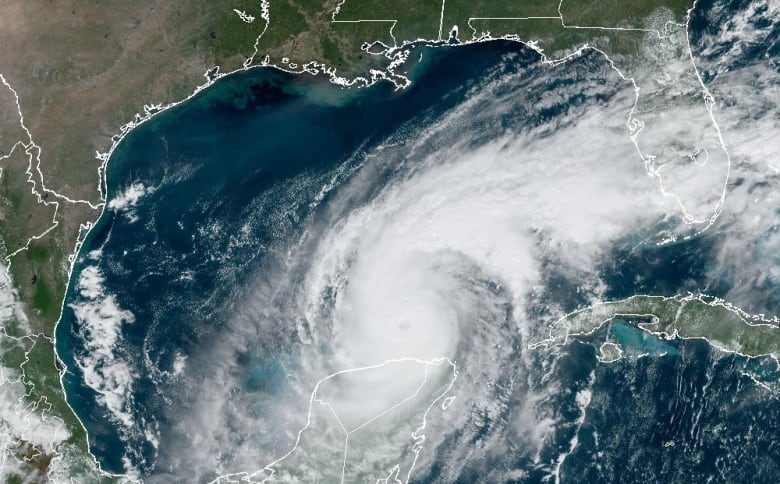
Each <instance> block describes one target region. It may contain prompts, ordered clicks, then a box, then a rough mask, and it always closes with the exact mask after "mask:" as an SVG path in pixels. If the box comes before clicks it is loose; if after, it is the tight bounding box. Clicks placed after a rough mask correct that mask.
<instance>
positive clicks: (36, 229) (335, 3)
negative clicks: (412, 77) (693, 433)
mask: <svg viewBox="0 0 780 484" xmlns="http://www.w3.org/2000/svg"><path fill="white" fill-rule="evenodd" d="M691 5H692V0H633V1H620V0H569V1H566V0H564V2H563V4H561V5H560V6H559V1H558V0H528V1H523V2H517V1H510V0H499V1H486V0H446V1H439V0H436V1H434V0H399V1H386V0H384V1H378V0H269V1H268V2H263V1H260V0H225V1H219V2H214V1H211V0H190V1H188V2H166V1H162V0H135V1H131V2H128V1H126V0H58V1H54V2H36V1H28V0H0V7H1V8H2V12H3V15H2V20H1V21H0V25H1V26H2V28H0V45H2V46H3V48H2V49H0V75H2V76H3V78H4V79H5V81H6V82H7V86H6V85H0V167H2V170H3V171H2V177H1V178H0V254H2V256H3V257H4V258H5V259H6V260H5V262H6V264H5V265H7V266H8V267H9V275H10V276H11V279H12V282H13V289H14V291H15V293H16V295H17V297H18V299H19V301H20V303H21V304H22V306H23V308H24V314H25V316H26V317H25V318H23V319H24V321H21V320H17V319H13V320H9V321H3V323H2V324H3V331H4V334H5V335H6V339H8V340H9V341H14V342H15V343H14V345H16V346H14V345H11V346H10V347H7V348H3V350H2V351H3V353H2V355H0V361H2V365H3V366H6V367H8V368H13V369H15V370H18V371H21V373H22V374H23V383H24V386H25V389H26V394H25V395H24V399H26V400H27V401H28V402H29V403H31V404H32V405H34V406H35V408H36V409H37V411H38V412H39V413H40V415H41V416H42V417H44V418H49V419H50V418H56V419H60V420H61V421H62V422H63V424H62V426H63V428H64V429H66V430H67V432H68V435H69V437H68V439H67V440H65V441H64V443H63V444H62V445H61V447H60V448H59V449H58V450H57V451H56V452H57V453H58V454H64V455H66V456H68V458H69V459H72V465H70V470H71V471H72V472H73V473H86V474H81V475H82V478H78V477H76V478H77V480H82V481H89V482H96V481H97V480H98V477H97V474H95V469H94V468H93V466H92V464H91V461H90V460H89V459H88V458H87V457H88V453H87V441H86V437H85V435H84V432H83V430H82V428H81V425H80V423H79V422H78V420H77V419H76V417H75V416H74V415H73V414H72V412H71V411H70V409H69V408H68V406H67V404H66V403H65V400H64V395H63V394H62V391H61V388H60V386H59V380H58V377H59V373H58V370H57V367H56V365H55V355H54V350H53V346H52V343H51V339H52V337H53V330H54V326H55V324H56V322H57V320H58V319H59V316H60V308H61V304H62V300H63V298H64V294H65V290H66V285H67V283H68V277H69V271H70V266H71V260H70V259H69V258H70V257H71V256H72V255H73V253H74V251H75V249H76V247H77V244H78V242H79V240H80V239H81V238H83V235H84V233H85V230H84V229H85V228H86V227H88V225H89V224H91V223H93V222H94V221H95V220H96V219H97V217H98V216H99V214H100V212H101V210H102V207H103V205H104V203H105V200H104V191H105V188H104V187H103V186H102V181H101V177H102V171H101V165H102V161H101V160H100V159H98V158H97V157H96V153H107V152H108V151H109V150H110V149H111V148H112V146H113V144H114V142H115V140H116V137H117V136H118V135H120V134H121V133H122V129H121V127H122V126H123V125H126V124H127V123H129V122H132V121H135V120H137V119H138V118H137V113H140V115H141V117H143V116H145V109H144V107H145V106H147V105H156V106H165V105H169V104H170V103H174V102H178V101H181V100H183V99H185V98H186V97H187V96H189V95H190V94H191V93H192V92H193V91H194V90H195V89H196V88H197V87H198V86H201V85H203V84H204V83H205V82H206V81H207V78H206V77H205V73H206V72H207V71H211V72H213V69H214V68H215V67H216V66H219V72H220V73H228V72H231V71H234V70H237V69H242V68H244V67H250V66H254V65H258V64H271V65H276V66H280V67H282V68H284V69H286V70H289V71H294V72H302V71H310V72H311V71H313V70H317V71H319V72H322V71H327V72H329V73H330V74H332V75H335V76H339V77H342V78H344V79H347V80H352V79H355V78H357V77H363V78H369V77H370V72H371V71H372V70H377V71H379V72H384V73H385V75H386V76H387V77H390V78H393V77H394V76H397V75H398V74H399V72H389V71H388V69H389V68H390V66H391V63H392V62H393V61H394V60H396V59H397V58H398V57H397V56H399V55H402V52H403V47H404V46H405V45H406V44H408V43H410V42H414V41H417V40H425V41H429V42H444V41H447V40H448V39H449V37H450V33H451V32H452V31H453V29H454V27H456V26H457V32H458V34H457V40H458V41H459V42H461V43H463V42H468V41H474V40H479V39H484V38H500V37H508V38H514V39H517V40H521V41H525V42H534V43H535V45H536V46H537V48H538V49H541V50H543V52H544V53H545V55H547V56H548V58H553V59H554V58H557V57H562V56H563V55H565V54H566V53H569V52H572V51H574V50H576V49H578V48H580V47H582V46H584V45H593V46H596V47H598V48H600V49H602V50H603V51H604V52H606V53H608V54H609V55H610V56H611V57H613V59H617V60H618V61H619V62H622V63H625V64H626V65H630V64H631V63H633V62H640V61H641V59H639V58H638V56H639V52H640V51H641V47H642V45H643V44H642V43H643V41H644V39H646V37H647V36H648V35H653V31H654V30H653V29H658V28H661V26H663V23H664V22H666V21H673V22H677V23H682V22H684V21H685V16H686V12H687V9H689V8H690V7H691ZM559 7H560V10H559ZM237 11H238V12H240V13H241V15H239V13H237ZM242 17H243V18H242ZM252 19H253V20H252ZM375 43H378V44H376V45H374V48H372V49H371V53H369V52H368V47H369V46H371V45H373V44H375ZM402 69H403V66H400V67H399V68H398V69H396V71H398V70H402ZM10 88H12V89H13V91H11V89H10ZM14 92H15V94H16V95H17V96H18V99H17V97H16V96H15V95H14ZM17 103H18V104H17ZM20 112H21V114H22V115H23V117H24V125H22V123H21V118H20V116H19V114H20ZM25 128H26V129H25ZM702 314H703V315H705V316H706V315H714V313H713V314H710V313H702ZM724 325H725V323H724ZM683 327H685V328H693V326H692V325H690V324H688V325H687V326H685V325H684V326H683ZM708 331H709V330H708ZM724 331H725V326H724ZM770 333H771V332H770ZM724 334H725V333H724ZM771 334H773V333H771ZM724 337H725V336H724ZM9 338H10V339H9ZM729 341H732V340H729ZM762 341H763V340H757V341H753V340H750V342H747V341H746V342H745V343H744V344H745V345H747V346H746V347H747V348H748V350H749V351H754V350H755V351H757V350H758V349H761V348H765V347H763V346H761V344H766V343H765V342H764V343H762ZM18 345H22V347H21V349H20V347H18ZM751 345H752V346H751ZM740 348H741V346H740ZM773 351H775V350H773ZM0 417H2V416H0ZM14 449H16V450H13V451H12V452H11V453H12V454H13V455H12V456H10V458H15V459H17V461H19V462H20V464H19V465H20V469H22V472H25V473H26V475H25V476H21V475H19V476H16V477H11V478H9V479H10V480H9V482H16V481H19V482H21V481H22V480H24V482H36V481H41V482H43V481H45V476H46V473H47V472H48V469H49V466H50V464H51V463H52V461H53V460H54V457H55V456H54V455H52V454H47V453H46V452H43V451H42V450H41V449H33V448H31V446H30V445H28V443H25V442H23V441H19V442H17V445H16V446H15V447H14ZM25 466H26V467H25ZM25 469H27V471H25ZM36 475H37V476H43V477H40V479H38V478H36V477H34V476H36ZM31 476H33V477H31ZM84 476H88V477H84ZM22 478H24V479H22ZM100 479H107V478H100Z"/></svg>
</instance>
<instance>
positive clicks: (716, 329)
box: [535, 294, 780, 359]
mask: <svg viewBox="0 0 780 484" xmlns="http://www.w3.org/2000/svg"><path fill="white" fill-rule="evenodd" d="M615 318H620V319H623V320H626V321H630V322H634V323H636V325H637V327H639V328H640V329H642V330H644V331H646V332H648V333H650V334H653V335H655V336H659V337H664V338H676V337H679V338H701V339H706V340H707V341H708V342H709V343H710V344H711V345H712V346H715V347H717V348H719V349H721V350H723V351H728V352H732V353H739V354H741V355H744V356H749V357H758V356H771V357H773V358H775V359H778V358H780V324H778V323H780V322H779V321H777V320H775V319H766V318H765V317H762V316H760V315H750V314H748V313H745V312H744V311H741V310H740V309H739V308H736V307H734V306H732V305H730V304H728V303H727V302H725V301H723V300H721V299H718V298H713V297H709V296H706V295H703V294H688V295H685V296H674V297H663V296H644V295H640V296H632V297H629V298H627V299H623V300H620V301H610V302H604V303H599V304H594V305H593V306H590V307H587V308H584V309H580V310H578V311H575V312H573V313H570V314H567V315H566V316H564V317H563V318H561V319H559V320H558V321H557V322H556V323H555V324H554V325H553V328H552V330H551V332H550V337H549V338H548V339H546V340H544V341H542V342H540V343H537V344H536V345H535V346H542V345H544V346H555V345H560V344H563V343H565V342H566V341H567V340H568V339H569V338H571V337H574V336H583V335H587V334H590V333H592V332H594V331H596V330H598V329H599V328H601V327H602V326H604V325H605V324H607V323H608V322H610V321H612V320H613V319H615ZM614 349H615V348H606V351H604V348H602V352H604V353H609V354H611V355H612V356H614V353H615V352H614V351H613V350H614ZM610 359H612V358H610Z"/></svg>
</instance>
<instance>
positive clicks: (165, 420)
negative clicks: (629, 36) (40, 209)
mask: <svg viewBox="0 0 780 484" xmlns="http://www.w3.org/2000/svg"><path fill="white" fill-rule="evenodd" d="M758 3H760V2H757V3H756V5H757V4H758ZM756 5H754V4H752V3H746V5H740V6H730V7H728V8H727V7H725V6H723V5H720V4H711V5H704V6H702V5H699V6H698V7H697V8H698V10H697V12H698V13H697V14H696V15H697V16H696V17H695V18H694V19H692V21H691V26H692V27H691V29H692V31H691V32H688V31H687V29H683V28H680V27H679V26H677V27H674V26H670V27H668V30H667V31H666V34H667V35H668V39H671V40H670V41H669V42H666V43H661V42H659V41H657V40H656V39H655V38H654V37H652V35H649V36H648V39H647V46H648V47H647V48H648V52H652V53H653V54H652V55H650V54H648V55H649V57H648V58H650V59H653V56H655V59H656V60H657V59H659V58H664V59H666V61H668V59H669V58H670V57H674V56H677V57H679V59H680V60H679V65H678V64H674V62H672V63H670V65H675V66H677V67H675V68H674V69H671V70H670V71H668V72H667V71H665V72H660V73H659V71H658V70H657V69H656V68H655V67H654V66H655V64H653V62H648V64H647V65H644V66H643V65H635V66H630V68H628V69H620V68H618V67H616V65H615V63H614V62H613V61H612V60H611V59H610V58H609V57H606V56H605V55H604V53H603V52H601V51H600V50H598V49H593V48H584V49H582V50H580V51H578V52H576V53H573V54H572V55H571V56H570V57H568V58H567V59H565V61H555V62H553V60H552V59H548V58H547V57H545V55H544V54H543V53H540V52H538V50H536V49H534V48H532V47H533V46H527V45H523V44H520V43H518V42H510V41H497V40H491V41H485V42H479V43H474V44H473V45H468V46H450V45H443V46H442V45H418V46H415V47H414V50H413V52H412V53H411V54H410V55H409V59H410V61H409V62H410V64H411V66H410V67H409V69H408V70H409V72H408V75H409V77H410V79H411V84H410V86H409V87H406V88H403V89H400V88H397V87H396V86H392V85H391V84H390V83H389V82H384V83H381V82H380V83H379V84H377V85H376V86H371V87H367V88H362V89H357V90H344V89H342V88H340V87H338V86H333V85H328V84H327V81H326V80H323V79H318V78H314V79H308V78H307V79H300V78H295V77H293V76H291V75H288V74H285V73H282V72H277V71H275V70H272V69H264V70H263V69H261V70H249V71H247V72H246V73H241V74H240V75H235V76H231V77H229V78H226V79H225V80H224V81H220V82H222V83H223V84H220V83H217V84H216V85H215V86H214V87H213V88H212V89H211V90H208V91H206V92H204V93H202V94H200V95H199V96H198V97H196V98H194V99H193V100H192V102H191V103H188V104H183V105H181V106H178V107H176V108H174V109H172V110H171V111H170V112H168V113H165V114H163V115H161V116H159V117H157V118H155V119H153V120H152V121H150V122H149V123H146V124H145V125H143V126H141V127H139V128H138V129H137V132H134V133H132V134H131V135H130V136H128V137H127V139H126V140H124V141H123V145H121V146H120V148H121V149H120V150H118V151H117V153H116V154H115V155H114V157H113V158H112V160H111V162H110V163H109V168H108V173H107V181H108V186H109V200H110V201H109V203H108V205H107V209H106V211H105V212H104V215H103V217H101V221H100V222H99V223H98V225H97V226H96V228H95V229H93V231H92V232H91V233H90V235H89V237H88V238H87V239H86V240H85V242H84V245H83V247H82V249H81V251H80V253H79V258H78V264H77V270H76V271H75V272H74V276H73V282H72V284H71V287H70V288H69V292H68V296H67V300H66V305H65V314H64V316H63V323H61V324H60V326H59V328H58V353H59V354H60V357H61V358H62V359H63V361H64V363H65V364H66V365H67V366H68V368H69V369H71V373H70V375H71V376H67V377H66V378H65V385H66V390H68V392H69V393H70V394H78V395H80V398H81V401H85V402H92V403H91V404H86V403H85V404H81V405H80V406H79V405H76V404H73V406H74V410H76V412H77V414H78V415H79V416H80V417H81V419H82V421H83V422H84V423H85V426H86V427H87V428H88V430H89V431H90V437H91V450H92V452H93V453H94V454H95V456H96V459H97V460H98V462H100V464H101V466H102V467H103V468H104V469H105V470H107V471H110V472H115V473H124V474H127V475H130V476H131V477H134V478H137V479H143V480H144V481H146V482H220V483H222V482H224V483H227V482H314V481H317V482H388V483H390V482H476V481H482V482H499V481H500V482H558V481H559V480H562V479H563V480H569V481H571V482H577V481H578V480H579V479H585V480H590V481H591V482H614V481H615V479H617V478H618V477H617V476H621V477H622V478H625V479H627V480H632V479H641V478H647V477H648V476H656V477H658V476H659V475H662V476H665V477H666V478H668V479H669V481H670V482H672V481H674V480H675V479H689V478H697V479H698V478H701V479H704V478H706V477H710V478H713V479H716V480H719V479H734V478H739V477H740V476H742V477H744V476H747V475H751V473H755V474H756V475H764V476H765V475H770V474H768V473H771V472H777V470H778V468H779V467H780V461H779V460H778V459H777V457H769V458H767V459H754V458H747V457H746V456H749V455H750V454H751V452H759V451H758V449H762V448H773V447H772V446H774V448H775V450H776V446H777V440H776V436H773V435H772V429H771V427H772V426H771V425H769V424H768V422H772V419H773V418H777V416H778V415H780V403H779V402H778V400H777V389H776V387H771V385H764V386H762V385H758V384H756V383H755V381H754V380H755V377H751V376H750V375H752V373H751V371H752V370H750V368H752V366H751V365H755V364H756V361H757V360H755V359H752V358H748V357H745V355H740V354H739V353H734V352H729V351H723V350H720V349H718V348H714V347H712V346H710V345H708V344H707V341H706V339H702V338H698V339H674V338H669V339H663V338H655V337H652V336H650V335H648V334H647V333H644V332H642V331H641V330H640V329H638V328H637V327H635V326H632V325H630V324H623V323H620V322H614V323H612V324H611V325H610V326H605V327H602V328H600V329H598V330H594V331H593V332H591V333H588V334H583V335H579V336H578V337H576V338H568V339H565V340H564V342H563V343H562V344H555V345H551V344H540V342H544V341H546V340H547V339H548V338H549V336H550V333H551V331H552V330H553V328H556V327H560V326H559V325H560V324H561V323H560V321H561V320H562V318H564V317H565V316H566V315H567V314H569V313H571V312H572V311H575V310H577V309H579V308H584V307H589V306H591V305H593V304H597V303H600V302H603V301H614V300H618V299H620V298H623V297H627V296H631V295H636V294H648V295H650V294H652V295H658V296H675V295H679V294H688V293H692V292H693V293H707V294H710V295H713V296H717V297H721V298H725V299H727V300H729V301H731V302H733V303H734V304H738V305H740V307H742V308H744V309H745V311H748V312H750V313H755V314H758V313H762V314H764V313H765V314H771V313H772V312H773V311H774V310H776V309H777V302H778V301H780V299H778V297H780V292H778V290H777V288H778V287H780V286H778V285H777V284H778V283H777V282H776V279H777V274H778V264H780V262H779V261H778V260H777V258H776V257H775V256H770V255H769V254H771V253H772V250H773V248H774V247H776V238H777V237H776V230H775V227H776V226H777V223H778V222H777V215H776V213H775V212H774V208H772V207H774V206H776V204H774V205H773V204H772V203H771V200H775V199H776V195H775V191H776V190H775V187H776V183H777V170H778V168H777V167H775V166H774V165H773V164H772V163H773V162H772V158H773V157H774V158H776V156H777V149H776V147H773V146H774V145H773V144H772V142H771V140H772V139H773V138H772V137H773V136H776V134H777V130H778V129H780V124H778V122H777V120H778V117H777V116H778V103H779V102H780V96H779V95H778V92H779V91H778V86H779V85H780V83H778V81H777V79H778V78H777V73H778V64H777V45H776V42H775V44H773V45H774V47H769V48H767V47H765V46H766V45H767V43H766V42H765V40H766V39H768V38H771V37H772V35H773V33H772V32H774V34H776V33H777V32H776V30H777V26H778V25H780V24H778V23H777V15H778V11H777V9H776V8H775V7H774V6H772V5H771V4H766V5H764V6H765V8H764V9H763V10H762V9H761V8H758V7H756ZM724 9H726V10H728V11H729V12H730V15H732V17H729V18H733V15H734V12H737V13H740V12H741V14H742V15H743V17H740V16H739V15H737V17H736V18H737V19H740V18H743V19H744V21H745V22H746V25H747V24H749V23H750V22H759V20H756V18H757V17H760V18H765V19H766V18H772V19H774V21H775V23H774V27H773V29H774V30H772V31H771V32H767V31H766V29H764V30H756V31H755V32H754V33H755V36H754V37H746V36H745V35H741V36H736V34H735V35H734V36H730V34H729V33H730V32H735V31H740V32H745V31H746V29H745V27H744V26H742V27H740V26H739V25H736V24H735V23H734V22H737V20H732V21H731V22H732V23H728V22H727V21H726V20H724V18H726V14H725V13H724V11H725V10H724ZM756 12H758V13H756ZM697 22H699V23H697ZM704 25H710V26H716V25H719V26H721V28H720V30H719V29H717V28H715V27H709V28H705V27H703V26H704ZM770 30H771V29H770ZM734 37H736V38H734ZM689 42H690V46H692V47H689ZM758 46H761V47H760V49H759V47H758ZM749 47H751V48H755V49H759V50H760V51H761V52H762V55H754V56H753V57H751V59H753V60H749V61H748V60H746V56H745V55H738V54H737V52H744V51H746V50H748V48H749ZM688 48H692V49H693V50H692V51H691V52H690V53H687V52H688V51H687V50H686V49H688ZM664 49H666V50H664ZM664 56H665V57H664ZM686 56H687V57H686ZM757 72H760V73H764V74H766V73H771V75H761V76H759V75H758V74H756V73H757ZM670 76H671V77H670ZM675 76H676V77H675ZM680 79H684V80H685V82H678V81H679V80H680ZM758 79H761V81H760V82H763V83H765V85H762V86H761V88H760V89H758V88H757V87H756V86H755V85H754V84H752V83H754V82H759V81H758ZM670 86H674V88H672V87H670ZM745 89H747V90H749V91H750V92H751V94H750V95H747V96H740V97H739V98H738V99H740V100H747V101H745V102H747V103H748V104H747V105H740V104H739V102H737V101H733V102H731V101H729V100H730V99H736V96H737V94H738V93H739V92H740V91H741V90H745ZM670 99H671V100H672V101H671V102H669V100H670ZM740 102H742V101H740ZM665 103H668V104H665ZM758 106H760V108H759V107H758ZM759 122H761V123H765V122H768V123H770V124H771V126H772V128H771V129H770V130H766V129H763V130H761V131H758V130H756V129H755V126H757V125H758V123H759ZM762 125H763V126H767V124H762ZM762 140H763V141H762ZM746 245H748V246H749V247H751V250H749V251H744V250H743V247H745V246H746ZM767 260H770V262H769V263H767ZM127 281H131V282H127ZM756 288H759V289H758V290H756ZM556 325H558V326H556ZM604 341H606V342H612V343H609V344H613V345H614V344H616V343H615V342H616V341H618V342H620V341H622V343H621V344H622V349H620V350H619V352H620V357H619V358H616V359H615V360H614V361H613V360H608V359H605V358H603V354H601V355H600V350H599V347H601V352H602V353H603V352H604V351H606V350H605V348H607V347H605V346H603V345H602V346H599V345H601V344H602V343H604ZM64 346H67V350H68V351H67V354H72V355H73V356H70V357H68V356H63V355H65V354H66V352H65V351H64V349H65V348H64ZM762 361H763V360H762ZM767 361H769V363H766V362H764V363H761V364H767V365H769V366H770V367H771V361H772V360H771V359H770V360H767ZM775 362H776V360H775ZM773 388H774V389H773ZM70 401H71V403H72V402H73V401H74V399H72V398H71V399H70ZM716 402H717V403H716ZM735 402H739V403H735ZM720 405H725V406H727V407H728V409H729V410H727V411H725V413H719V412H718V411H717V410H716V406H720ZM756 408H762V409H763V413H762V414H761V417H759V418H756V417H754V416H753V415H752V414H751V409H753V410H755V409H756ZM658 421H667V422H669V421H671V422H673V424H672V425H671V427H670V428H671V429H672V430H663V429H659V428H657V427H655V426H654V423H655V422H658ZM617 436H622V437H621V438H622V439H626V440H625V443H624V444H619V443H618V441H619V440H620V439H618V437H617ZM648 442H654V443H656V444H657V445H656V446H655V447H653V448H652V450H646V451H645V452H644V453H641V452H640V450H639V449H644V448H645V447H644V446H645V445H646V444H647V443H648ZM767 446H769V447H767ZM760 453H762V454H763V455H767V454H771V453H772V452H771V451H770V452H764V451H760ZM775 455H777V454H775ZM116 456H119V457H116ZM631 456H633V457H631ZM594 459H595V460H597V461H598V462H599V464H598V465H596V466H589V465H588V463H589V462H591V461H592V460H594ZM627 459H628V460H627ZM640 461H641V462H640ZM702 461H706V462H713V463H715V464H714V465H713V466H711V468H704V467H701V466H699V467H697V465H695V462H702ZM622 462H628V463H627V464H625V465H623V464H621V463H622Z"/></svg>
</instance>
